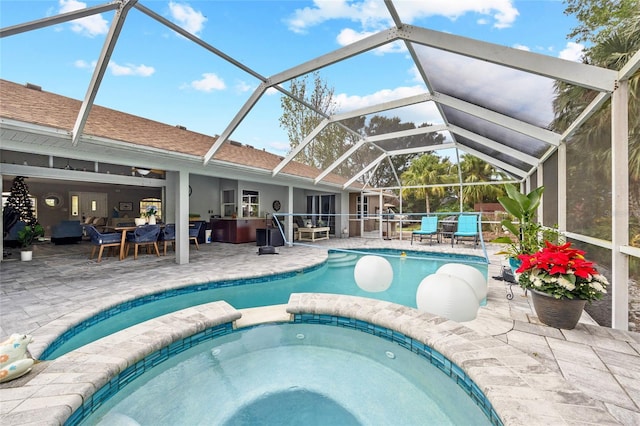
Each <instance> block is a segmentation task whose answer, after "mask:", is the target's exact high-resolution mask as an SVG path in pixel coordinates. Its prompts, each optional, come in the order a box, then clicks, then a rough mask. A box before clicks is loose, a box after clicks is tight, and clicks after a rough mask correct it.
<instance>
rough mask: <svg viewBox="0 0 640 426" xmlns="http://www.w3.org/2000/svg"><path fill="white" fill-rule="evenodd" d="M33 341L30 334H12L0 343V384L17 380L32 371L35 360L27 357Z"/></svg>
mask: <svg viewBox="0 0 640 426" xmlns="http://www.w3.org/2000/svg"><path fill="white" fill-rule="evenodd" d="M32 341H33V338H32V337H31V336H30V335H28V334H12V335H11V336H10V337H9V338H8V339H7V340H5V341H4V342H2V343H0V383H3V382H8V381H9V380H13V379H17V378H18V377H20V376H24V375H25V374H27V373H28V372H29V371H31V366H32V365H33V362H34V361H33V359H31V358H29V357H28V356H27V345H28V344H29V343H31V342H32Z"/></svg>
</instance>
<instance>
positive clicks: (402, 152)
mask: <svg viewBox="0 0 640 426" xmlns="http://www.w3.org/2000/svg"><path fill="white" fill-rule="evenodd" d="M455 147H456V144H455V143H443V144H441V145H429V146H419V147H415V148H407V149H398V150H396V151H389V152H388V154H389V155H391V156H395V155H406V154H420V153H421V152H431V151H440V150H442V149H453V148H455Z"/></svg>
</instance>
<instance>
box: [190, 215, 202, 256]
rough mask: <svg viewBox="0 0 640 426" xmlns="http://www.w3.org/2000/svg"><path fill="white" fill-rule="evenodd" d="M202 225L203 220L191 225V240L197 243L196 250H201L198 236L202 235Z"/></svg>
mask: <svg viewBox="0 0 640 426" xmlns="http://www.w3.org/2000/svg"><path fill="white" fill-rule="evenodd" d="M201 227H202V222H194V223H193V227H189V241H193V242H194V243H196V250H200V246H199V245H198V236H199V235H200V228H201Z"/></svg>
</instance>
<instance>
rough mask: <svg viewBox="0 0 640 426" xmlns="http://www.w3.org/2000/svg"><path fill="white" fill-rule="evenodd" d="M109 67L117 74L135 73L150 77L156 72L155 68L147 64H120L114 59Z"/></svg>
mask: <svg viewBox="0 0 640 426" xmlns="http://www.w3.org/2000/svg"><path fill="white" fill-rule="evenodd" d="M109 69H110V70H111V74H113V75H115V76H121V75H133V76H140V77H149V76H151V75H153V73H154V72H156V70H155V68H153V67H148V66H146V65H133V64H126V65H118V64H116V63H115V62H114V61H110V62H109Z"/></svg>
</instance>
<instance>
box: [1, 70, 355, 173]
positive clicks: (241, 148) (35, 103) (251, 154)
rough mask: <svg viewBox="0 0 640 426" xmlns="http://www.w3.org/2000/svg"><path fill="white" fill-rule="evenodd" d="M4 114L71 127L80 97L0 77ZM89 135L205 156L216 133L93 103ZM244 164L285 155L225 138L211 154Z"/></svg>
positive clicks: (301, 167)
mask: <svg viewBox="0 0 640 426" xmlns="http://www.w3.org/2000/svg"><path fill="white" fill-rule="evenodd" d="M0 99H1V101H0V117H3V118H8V119H13V120H16V121H21V122H26V123H32V124H37V125H41V126H46V127H52V128H56V129H60V130H64V131H68V132H71V131H72V130H73V126H74V124H75V120H76V118H77V116H78V112H79V111H80V107H81V105H82V102H81V101H79V100H77V99H71V98H68V97H65V96H61V95H58V94H55V93H51V92H46V91H44V90H40V89H39V88H38V87H37V86H36V87H35V88H30V87H27V85H20V84H17V83H14V82H11V81H7V80H2V79H0ZM84 134H85V135H91V136H97V137H102V138H107V139H113V140H118V141H121V142H125V143H130V144H134V145H140V146H145V147H151V148H156V149H161V150H165V151H168V152H175V153H180V154H189V155H195V156H198V157H203V156H204V155H205V154H206V152H207V151H208V150H209V148H210V147H211V146H212V145H213V144H214V143H215V141H216V139H217V137H213V136H208V135H204V134H201V133H197V132H193V131H190V130H185V129H184V128H180V127H177V126H171V125H168V124H164V123H160V122H158V121H154V120H149V119H146V118H143V117H139V116H135V115H131V114H127V113H124V112H121V111H116V110H113V109H109V108H104V107H101V106H99V105H94V106H93V108H91V112H90V113H89V117H88V119H87V123H86V125H85V128H84ZM213 160H215V161H224V162H228V163H233V164H238V165H241V166H247V167H253V168H259V169H266V170H272V169H273V168H274V167H276V166H277V165H278V164H279V163H280V162H281V161H282V157H280V156H278V155H276V154H272V153H270V152H267V151H263V150H259V149H255V148H252V147H249V146H246V145H242V144H235V143H232V142H231V143H230V142H225V143H224V144H223V145H222V147H221V148H220V149H219V150H218V151H217V152H216V154H215V155H214V157H213ZM283 173H285V174H289V175H294V176H300V177H303V178H310V179H313V178H315V177H316V176H318V175H319V174H320V171H319V170H318V169H316V168H314V167H311V166H308V165H305V164H302V163H296V162H291V163H289V164H288V165H287V166H286V167H285V168H284V170H283ZM323 181H324V182H327V183H333V184H344V183H345V182H346V179H344V178H342V177H340V176H337V175H330V176H327V177H326V178H325V179H324V180H323Z"/></svg>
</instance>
